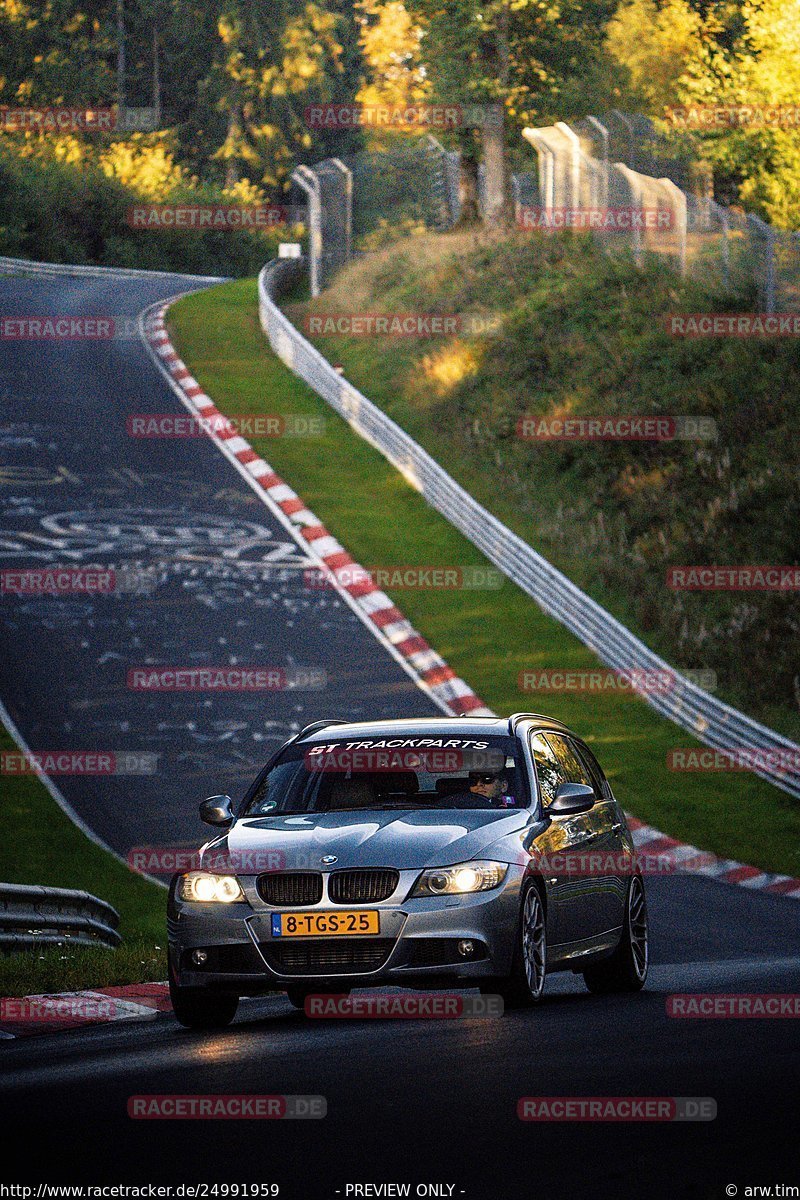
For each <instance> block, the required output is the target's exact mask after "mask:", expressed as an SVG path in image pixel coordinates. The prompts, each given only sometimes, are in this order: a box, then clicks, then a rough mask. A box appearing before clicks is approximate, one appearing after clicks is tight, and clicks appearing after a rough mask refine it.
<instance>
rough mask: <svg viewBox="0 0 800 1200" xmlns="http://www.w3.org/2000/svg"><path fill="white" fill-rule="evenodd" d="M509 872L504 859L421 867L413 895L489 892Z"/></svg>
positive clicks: (455, 894) (461, 894) (453, 894)
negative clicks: (453, 865) (422, 868)
mask: <svg viewBox="0 0 800 1200" xmlns="http://www.w3.org/2000/svg"><path fill="white" fill-rule="evenodd" d="M507 872H508V865H507V863H500V862H466V863H459V864H458V865H457V866H455V867H431V868H430V869H429V870H427V871H423V872H422V874H421V875H420V877H419V879H418V880H417V882H416V883H415V884H414V888H413V890H412V892H411V895H412V896H463V895H465V894H466V893H467V892H488V891H489V890H490V889H491V888H496V887H497V886H498V884H501V883H502V882H503V880H504V879H505V877H506V874H507Z"/></svg>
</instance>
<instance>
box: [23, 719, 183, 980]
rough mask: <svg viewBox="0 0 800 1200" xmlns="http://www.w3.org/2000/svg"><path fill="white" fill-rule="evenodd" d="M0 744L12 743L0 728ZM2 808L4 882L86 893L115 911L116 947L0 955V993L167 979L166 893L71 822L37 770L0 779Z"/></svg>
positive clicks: (43, 950) (49, 950) (58, 949)
mask: <svg viewBox="0 0 800 1200" xmlns="http://www.w3.org/2000/svg"><path fill="white" fill-rule="evenodd" d="M0 748H2V750H14V749H16V744H15V743H14V742H13V740H12V739H11V737H10V735H9V734H8V732H7V731H6V730H5V729H4V728H3V727H2V726H0ZM0 789H2V811H3V814H4V817H5V820H6V823H7V828H8V829H11V830H13V836H12V837H5V838H4V839H3V840H2V843H0V880H2V881H3V883H29V884H43V885H45V886H47V887H66V888H78V889H82V890H84V891H87V892H91V894H92V895H93V896H97V897H98V898H99V899H101V900H105V901H106V902H107V903H109V904H111V905H113V906H114V908H116V910H117V912H118V913H119V915H120V925H119V930H120V933H121V934H122V938H123V941H122V944H121V946H119V947H118V948H117V949H116V950H108V949H105V948H104V947H94V946H86V947H83V946H69V945H65V946H63V947H58V948H55V949H48V950H45V949H42V950H41V951H33V952H30V953H28V952H23V953H20V954H17V953H14V954H0V996H25V995H34V994H39V993H41V992H67V991H79V990H81V989H84V988H97V987H111V986H113V985H115V984H126V983H142V982H145V981H149V980H154V979H166V977H167V973H166V972H167V967H166V942H165V938H166V930H165V920H166V918H165V905H166V893H165V892H164V890H163V888H160V887H158V886H157V885H156V884H154V883H150V882H148V880H146V879H143V878H142V877H141V876H140V875H136V874H135V873H134V872H133V871H130V870H128V868H127V867H125V866H123V864H122V863H121V862H118V861H117V859H116V858H114V856H113V854H109V853H108V851H107V850H103V849H102V848H101V847H100V846H97V845H95V843H94V842H91V841H89V839H88V838H87V837H86V836H85V834H83V833H82V832H81V831H80V829H78V828H77V826H75V825H73V823H72V821H70V819H69V817H67V816H66V814H65V813H64V812H63V811H62V810H61V808H60V807H59V806H58V805H57V804H56V802H55V800H54V799H53V798H52V796H51V795H50V794H49V792H48V791H47V789H46V788H45V787H44V785H43V784H42V783H41V782H40V780H39V779H38V778H37V777H36V776H35V775H19V776H14V777H10V776H8V775H5V776H0Z"/></svg>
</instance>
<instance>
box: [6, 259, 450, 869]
mask: <svg viewBox="0 0 800 1200" xmlns="http://www.w3.org/2000/svg"><path fill="white" fill-rule="evenodd" d="M186 287H187V284H186V281H185V280H181V279H180V278H179V277H176V280H175V282H174V283H172V282H171V281H170V280H169V279H166V280H165V279H159V280H156V281H153V282H151V281H149V280H144V281H142V280H139V279H136V280H132V279H125V280H122V281H119V280H117V281H114V280H109V279H108V278H102V279H93V280H85V279H80V280H78V279H73V280H65V279H56V280H40V279H2V280H0V313H2V315H4V316H16V317H20V316H34V315H36V316H39V315H63V314H66V313H68V314H70V315H74V314H81V315H85V316H88V315H94V316H108V315H111V316H114V317H117V318H119V317H123V318H124V317H128V318H132V317H135V316H136V314H138V313H139V312H140V311H141V310H142V309H143V308H144V307H146V306H147V305H148V304H149V303H151V302H153V301H154V300H156V299H158V298H160V297H166V296H169V295H173V294H175V293H176V292H178V291H183V290H186ZM269 405H270V398H269V397H265V406H267V411H270V412H273V411H275V408H274V407H272V408H270V407H269ZM139 413H177V414H180V415H183V416H185V415H186V414H185V410H184V409H183V408H182V407H181V406H180V404H179V402H178V401H177V399H176V398H175V396H174V395H173V393H172V392H171V391H170V389H169V386H168V385H167V383H166V382H165V381H164V379H163V378H162V377H161V376H160V374H159V372H158V371H157V370H156V368H155V367H154V366H153V364H152V362H151V361H150V359H149V357H148V355H147V352H146V350H145V348H144V347H143V345H142V344H141V342H140V341H139V339H138V337H135V336H130V337H127V338H114V339H113V340H110V341H109V340H102V341H90V340H85V339H84V340H82V341H71V342H64V341H62V342H52V341H51V342H46V341H42V340H36V341H34V340H29V341H23V340H0V414H1V415H0V569H1V570H15V569H19V568H27V567H37V566H39V567H41V566H46V565H58V566H63V565H77V566H83V567H86V566H93V565H98V566H103V567H109V568H114V569H115V570H116V571H118V572H123V573H127V578H128V579H129V580H130V581H131V584H132V586H134V587H145V588H147V587H150V586H151V585H152V587H153V590H150V591H148V592H145V593H144V594H141V593H140V594H137V593H136V592H135V591H130V590H129V591H115V592H114V594H110V595H100V596H94V597H84V596H80V595H71V596H64V597H55V596H41V597H33V596H18V595H13V594H9V593H6V594H4V595H3V596H2V597H1V598H0V605H2V609H1V611H2V635H0V636H1V637H2V641H1V642H0V697H2V700H3V703H4V704H5V706H6V709H7V710H8V712H9V714H10V716H11V718H12V720H13V722H14V724H15V725H16V726H17V728H18V729H19V730H20V732H21V733H22V735H23V737H24V738H25V741H26V742H27V744H28V746H29V747H30V748H31V749H32V750H53V749H69V750H74V749H77V750H91V749H97V750H111V751H119V750H127V751H139V752H142V751H143V752H145V753H148V754H157V755H158V756H159V757H158V762H157V771H156V773H154V774H149V775H148V774H135V775H126V774H117V775H114V776H107V777H98V776H95V777H94V778H87V777H78V778H75V777H69V776H62V777H60V778H59V779H58V780H57V783H58V786H59V788H60V790H61V791H62V793H63V794H64V796H65V797H66V799H67V801H68V803H69V804H70V805H71V806H72V807H73V808H74V810H75V811H76V812H77V813H78V815H79V816H80V817H81V819H82V820H83V821H84V822H85V823H86V824H87V825H88V826H89V827H90V828H91V829H92V830H93V831H94V832H95V833H96V834H98V835H99V836H100V837H101V838H102V839H103V840H104V841H105V842H106V843H107V844H108V845H110V846H112V847H113V848H114V849H115V850H117V851H118V852H119V853H121V854H123V855H125V854H127V853H128V851H129V850H130V849H131V848H133V847H141V846H151V845H167V846H169V845H174V844H175V843H176V842H178V843H184V842H189V843H192V844H194V843H196V841H197V839H198V836H199V834H200V832H201V828H200V827H199V825H198V821H197V816H196V814H197V803H198V802H199V800H201V799H203V797H204V796H206V795H208V794H210V793H213V792H224V791H228V792H230V794H231V795H232V796H234V798H236V797H238V796H240V795H241V794H242V792H243V790H244V788H245V786H246V785H247V783H248V782H249V781H250V780H251V779H252V778H253V775H254V773H255V770H256V768H257V767H258V766H259V765H260V764H261V763H262V762H263V761H264V759H265V758H266V757H267V756H268V755H269V753H271V752H272V750H273V749H275V747H276V746H277V745H279V744H280V742H282V741H284V740H285V739H286V737H288V736H289V734H290V733H292V732H293V731H295V730H296V729H298V728H300V727H301V726H302V725H304V724H306V723H307V722H309V721H313V720H315V719H317V718H319V717H343V718H348V719H350V720H354V719H357V718H368V717H374V718H377V717H384V716H391V715H398V716H405V715H415V714H417V715H426V716H427V715H435V714H437V713H438V712H439V711H440V710H439V709H438V708H437V707H436V705H435V703H434V702H433V701H432V700H431V699H430V697H429V696H428V694H427V693H425V692H423V691H422V690H421V689H420V688H419V687H417V686H416V684H415V683H414V682H413V681H412V679H411V678H410V677H409V675H408V674H407V673H406V671H405V670H404V669H403V668H402V667H401V666H400V665H399V664H398V663H397V662H396V661H395V660H394V659H393V658H392V657H391V656H390V655H389V654H388V653H387V652H386V650H385V649H384V648H383V647H382V646H381V645H380V644H379V642H378V641H377V640H376V639H375V637H374V636H373V635H372V634H371V633H370V632H369V631H368V630H367V629H366V628H365V626H364V625H363V623H362V621H361V620H360V619H359V618H358V617H357V616H356V615H355V613H354V612H353V610H352V609H351V608H350V607H349V606H348V605H347V603H346V602H344V601H343V600H342V599H341V598H340V597H339V596H338V595H337V594H336V593H335V592H332V591H330V590H325V591H322V590H319V589H313V588H310V587H309V586H308V585H307V582H305V581H304V571H305V570H306V569H307V568H308V567H309V566H310V565H312V560H311V559H310V558H309V556H308V554H307V552H306V551H305V549H303V548H301V547H300V546H299V545H298V544H297V542H296V541H295V540H294V539H293V538H292V536H291V534H290V533H289V532H288V531H287V529H286V527H285V526H284V525H282V524H281V522H280V521H279V520H278V519H277V518H276V517H275V516H273V515H272V513H271V512H270V511H269V510H268V509H267V508H266V507H265V505H264V504H263V502H262V501H261V500H260V499H259V497H258V496H257V495H256V494H255V493H254V492H253V491H252V490H251V489H250V488H249V487H248V485H247V483H246V482H245V481H244V480H243V479H242V477H241V476H240V475H239V474H238V473H237V472H236V471H235V469H234V468H233V467H232V466H231V465H230V464H229V463H228V462H227V461H226V460H225V458H224V457H223V456H222V454H220V452H219V451H218V450H217V449H216V447H215V446H214V445H213V444H212V443H211V441H210V440H209V439H208V438H205V437H200V438H191V439H186V438H173V439H142V438H134V437H130V436H129V435H128V432H127V425H126V422H127V418H128V417H131V416H134V415H136V414H139ZM313 453H315V446H314V441H313V439H310V440H309V454H313ZM369 505H370V498H369V497H364V512H365V518H366V516H367V514H368V512H369ZM148 664H149V665H161V666H193V667H198V666H221V665H228V664H239V665H245V666H267V667H277V668H279V669H281V670H282V671H284V672H286V674H287V676H291V677H294V678H295V679H298V678H299V680H300V682H301V686H300V687H298V688H291V689H286V690H281V691H269V692H260V693H252V692H251V693H234V692H223V693H220V692H215V693H213V694H210V693H203V692H182V693H164V692H161V693H153V692H150V693H143V692H141V691H133V690H131V689H130V688H129V687H128V686H127V676H128V671H129V670H131V669H134V668H136V667H139V666H143V665H148ZM320 679H324V680H326V686H324V687H321V688H320V687H319V686H317V684H318V681H319V680H320ZM303 683H309V684H311V685H312V686H310V687H304V686H302V684H303ZM139 765H141V764H139ZM144 765H145V766H147V765H148V764H147V763H145V764H144Z"/></svg>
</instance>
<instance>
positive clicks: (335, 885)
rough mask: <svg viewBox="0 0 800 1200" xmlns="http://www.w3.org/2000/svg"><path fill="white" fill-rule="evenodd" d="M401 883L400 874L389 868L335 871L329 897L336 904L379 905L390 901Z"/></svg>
mask: <svg viewBox="0 0 800 1200" xmlns="http://www.w3.org/2000/svg"><path fill="white" fill-rule="evenodd" d="M399 882H400V872H399V871H394V870H391V869H390V868H388V867H378V868H376V869H374V870H358V871H334V872H333V874H332V875H331V877H330V879H329V880H328V895H329V896H330V898H331V900H332V901H333V902H334V904H377V903H378V901H379V900H388V898H389V896H391V894H392V892H393V891H394V890H395V888H396V887H397V885H398V883H399Z"/></svg>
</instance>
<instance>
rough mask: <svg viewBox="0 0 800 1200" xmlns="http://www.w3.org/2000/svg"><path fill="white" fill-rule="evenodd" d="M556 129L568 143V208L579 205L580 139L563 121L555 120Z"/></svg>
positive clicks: (578, 206)
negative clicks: (569, 168)
mask: <svg viewBox="0 0 800 1200" xmlns="http://www.w3.org/2000/svg"><path fill="white" fill-rule="evenodd" d="M556 129H557V130H558V131H559V133H563V134H564V137H565V138H567V139H568V140H569V144H570V167H571V170H570V188H569V190H570V193H571V195H570V204H569V207H570V208H580V206H581V139H580V138H579V137H578V135H577V133H576V132H575V130H574V129H570V127H569V125H567V124H566V123H565V122H564V121H557V122H556Z"/></svg>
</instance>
